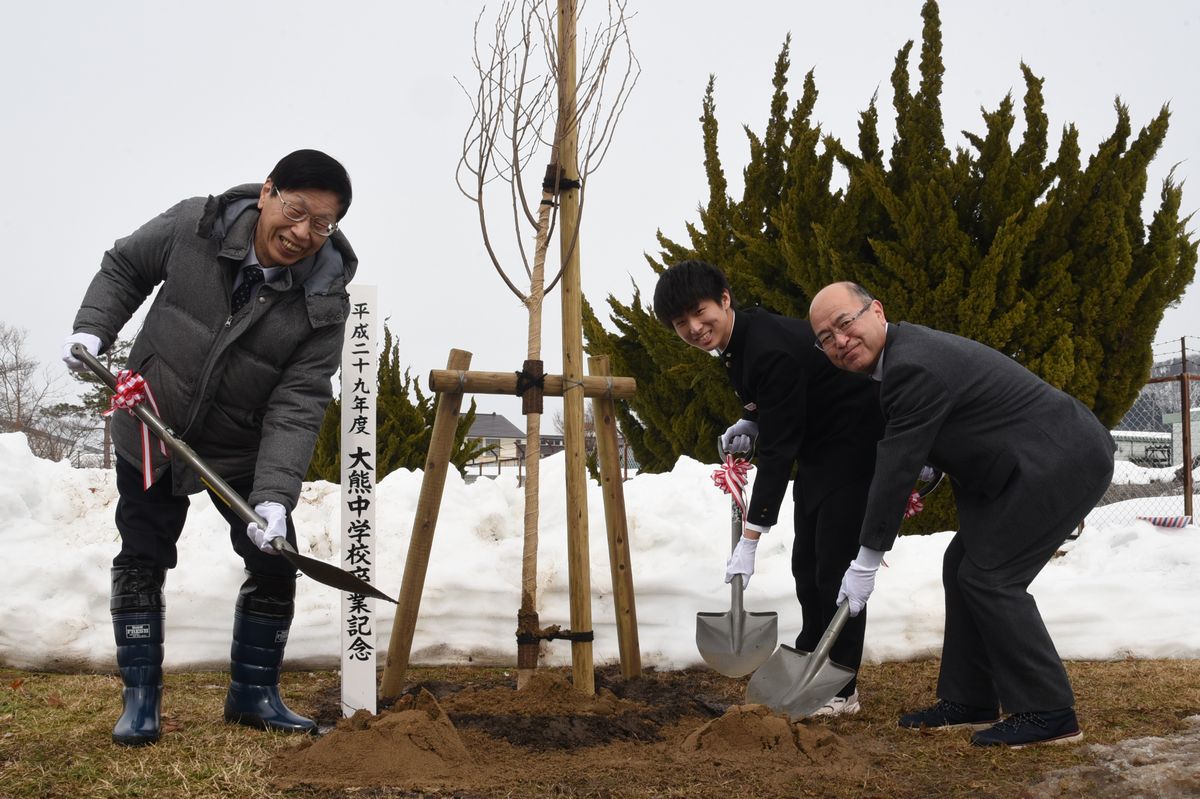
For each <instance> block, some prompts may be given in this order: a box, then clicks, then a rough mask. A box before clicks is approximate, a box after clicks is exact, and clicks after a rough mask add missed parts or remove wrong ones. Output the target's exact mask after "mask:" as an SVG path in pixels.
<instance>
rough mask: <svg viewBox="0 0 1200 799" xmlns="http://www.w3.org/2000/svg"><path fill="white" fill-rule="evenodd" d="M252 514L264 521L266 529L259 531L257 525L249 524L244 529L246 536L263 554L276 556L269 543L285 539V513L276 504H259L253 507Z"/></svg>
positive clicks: (273, 548)
mask: <svg viewBox="0 0 1200 799" xmlns="http://www.w3.org/2000/svg"><path fill="white" fill-rule="evenodd" d="M254 512H255V513H257V514H258V515H259V516H261V517H263V519H264V520H266V522H267V529H266V530H263V529H260V528H259V526H258V525H257V524H255V523H254V522H250V524H249V525H248V526H247V527H246V535H248V536H250V540H251V541H253V542H254V546H256V547H258V548H259V549H261V550H262V551H263V552H267V553H269V554H271V555H278V554H279V553H278V552H276V551H275V547H273V546H271V541H272V540H274V539H276V538H286V537H287V511H286V510H284V509H283V506H282V505H280V504H279V503H278V502H260V503H258V504H257V505H255V506H254Z"/></svg>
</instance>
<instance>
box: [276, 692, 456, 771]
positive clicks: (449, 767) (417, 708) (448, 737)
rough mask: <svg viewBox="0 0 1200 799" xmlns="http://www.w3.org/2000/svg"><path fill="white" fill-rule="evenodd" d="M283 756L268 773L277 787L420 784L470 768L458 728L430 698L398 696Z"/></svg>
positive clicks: (425, 693) (425, 694)
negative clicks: (379, 709) (374, 713)
mask: <svg viewBox="0 0 1200 799" xmlns="http://www.w3.org/2000/svg"><path fill="white" fill-rule="evenodd" d="M303 743H307V742H302V745H301V746H300V747H299V748H298V749H295V750H292V751H290V752H285V753H284V754H282V755H281V756H280V757H279V758H277V759H276V761H275V763H274V764H273V766H274V767H273V771H274V772H275V773H276V774H277V775H279V779H278V781H279V782H280V783H282V784H301V783H304V784H310V785H363V784H365V785H373V784H382V783H393V784H395V783H409V782H411V783H413V784H426V783H428V782H429V781H430V780H431V779H437V778H452V777H455V776H457V775H459V774H460V773H462V771H463V769H464V767H469V766H470V765H471V764H472V758H471V755H470V754H469V753H468V752H467V748H466V746H464V745H463V742H462V739H461V738H460V737H459V735H458V730H456V729H455V728H454V724H453V723H452V722H451V721H450V718H449V716H447V715H446V713H445V711H444V710H442V708H441V706H440V705H438V702H437V700H436V699H434V697H433V694H431V693H429V692H428V691H421V692H419V693H417V694H416V695H409V696H404V697H401V698H400V700H399V701H398V702H397V703H396V704H395V705H394V706H393V707H392V709H391V710H387V711H384V712H383V713H381V714H380V715H378V716H372V715H371V714H370V713H368V712H367V711H365V710H360V711H358V712H357V713H355V714H354V715H353V716H351V717H350V718H348V719H343V720H341V721H339V722H338V723H337V727H336V728H335V729H334V730H333V731H332V732H329V733H327V734H326V735H323V736H321V737H320V738H317V739H316V740H315V741H312V742H311V744H308V745H303Z"/></svg>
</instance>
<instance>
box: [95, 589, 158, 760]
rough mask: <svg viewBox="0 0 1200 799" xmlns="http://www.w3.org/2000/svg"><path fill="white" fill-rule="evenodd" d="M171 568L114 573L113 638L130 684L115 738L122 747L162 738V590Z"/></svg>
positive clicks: (126, 683) (124, 677) (120, 666)
mask: <svg viewBox="0 0 1200 799" xmlns="http://www.w3.org/2000/svg"><path fill="white" fill-rule="evenodd" d="M166 575H167V572H166V569H155V568H148V567H145V566H114V567H113V570H112V598H111V599H110V601H109V610H111V611H112V620H113V636H114V637H115V638H116V641H117V667H118V668H119V669H120V670H121V679H122V680H123V681H124V683H125V688H124V690H123V691H122V699H123V703H124V710H123V711H122V712H121V718H120V719H118V720H117V726H115V727H113V731H112V739H113V742H114V743H117V744H121V745H122V746H144V745H145V744H152V743H154V742H155V741H157V740H158V735H159V711H160V708H161V705H162V662H163V617H164V615H165V613H166V605H165V603H164V602H163V594H162V587H163V582H164V580H165V579H166Z"/></svg>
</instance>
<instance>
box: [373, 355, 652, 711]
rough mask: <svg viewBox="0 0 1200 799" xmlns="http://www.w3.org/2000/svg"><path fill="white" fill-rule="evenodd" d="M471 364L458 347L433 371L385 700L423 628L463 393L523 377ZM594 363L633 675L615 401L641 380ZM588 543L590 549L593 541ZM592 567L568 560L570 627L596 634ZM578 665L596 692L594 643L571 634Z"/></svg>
mask: <svg viewBox="0 0 1200 799" xmlns="http://www.w3.org/2000/svg"><path fill="white" fill-rule="evenodd" d="M470 365H471V353H469V352H466V351H463V350H457V349H456V350H451V351H450V358H449V360H448V362H447V364H446V369H435V370H433V371H432V372H431V373H430V375H429V386H430V387H431V388H432V389H433V390H434V391H436V392H437V393H438V400H437V411H436V412H435V415H434V421H433V434H432V437H431V439H430V442H429V453H428V455H427V456H426V459H425V471H424V475H423V477H422V480H421V493H420V495H419V498H418V500H417V512H416V516H415V518H414V519H413V531H412V537H411V539H410V540H409V544H408V557H407V559H406V560H405V563H404V578H403V582H402V583H401V586H400V602H399V603H398V605H397V607H396V616H395V618H394V619H393V621H392V636H391V640H390V641H389V643H388V653H387V664H386V666H385V667H384V671H383V682H382V685H381V688H380V697H381V698H382V699H385V700H387V699H395V698H396V697H398V696H399V694H400V689H401V688H402V687H403V681H404V676H405V673H406V672H407V670H408V662H409V656H410V655H411V653H412V640H413V633H414V632H415V630H416V625H417V613H418V611H419V610H420V605H421V594H422V592H423V591H424V588H425V575H426V573H427V571H428V567H429V553H430V550H431V549H432V546H433V533H434V529H435V528H436V526H437V518H438V512H439V510H440V507H441V501H442V494H443V491H444V490H445V486H446V473H447V469H448V467H449V464H450V455H451V453H452V451H453V447H454V431H455V427H456V426H457V422H458V415H459V411H460V409H461V408H462V400H463V395H464V394H465V393H466V392H468V391H470V392H472V393H478V394H512V393H515V392H516V388H517V379H518V378H517V375H516V373H515V372H471V371H468V369H469V367H470ZM588 365H589V368H590V370H591V372H592V374H591V375H589V376H587V377H584V378H583V379H582V380H580V381H578V382H579V384H580V385H579V387H580V388H582V389H583V396H585V397H589V398H591V399H592V410H593V417H594V418H595V422H596V445H597V453H598V455H599V464H600V482H601V486H602V489H603V495H604V518H605V524H606V528H607V532H608V552H609V563H610V565H611V569H612V583H613V607H614V610H615V613H616V628H617V645H618V648H619V651H620V658H621V674H622V676H623V677H624V678H625V679H634V678H636V677H640V676H641V673H642V659H641V651H640V649H639V645H638V632H637V611H636V608H635V606H634V595H633V569H632V566H631V563H630V558H629V538H628V528H627V525H626V516H625V496H624V491H623V489H622V483H621V469H620V456H619V454H618V449H617V425H616V406H615V400H617V399H629V398H630V397H632V396H633V394H634V391H635V389H636V384H635V381H634V379H633V378H631V377H612V376H610V374H609V364H608V358H607V357H606V356H600V357H593V358H590V359H589V360H588ZM569 388H570V387H569V386H568V383H567V381H566V380H565V379H564V378H563V376H562V375H546V376H545V383H544V388H543V390H542V391H543V393H544V394H547V395H549V396H563V393H564V390H565V389H568V390H569ZM576 484H577V485H583V484H584V481H583V480H579V481H577V482H576ZM583 512H586V499H585V498H582V497H579V496H576V495H575V493H574V492H573V491H572V490H571V485H570V483H569V484H568V492H567V515H568V517H571V516H574V515H578V514H580V513H583ZM582 545H583V546H584V548H585V550H586V546H587V542H586V540H585V541H583V542H582ZM586 566H587V563H586V560H584V562H583V568H579V567H578V566H577V561H576V560H572V562H571V563H570V564H569V571H568V577H569V591H570V596H571V630H572V631H573V632H575V633H590V632H591V627H592V620H591V579H590V576H589V574H588V570H587V568H586ZM581 609H582V610H581ZM571 662H572V667H573V679H574V683H575V688H576V689H577V690H580V691H583V692H584V693H587V694H593V693H595V674H594V671H593V662H592V642H591V641H590V640H586V641H585V640H577V639H572V641H571Z"/></svg>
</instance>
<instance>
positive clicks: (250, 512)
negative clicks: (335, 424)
mask: <svg viewBox="0 0 1200 799" xmlns="http://www.w3.org/2000/svg"><path fill="white" fill-rule="evenodd" d="M71 355H73V356H74V357H75V358H77V359H78V360H80V361H82V362H83V364H84V365H85V366H87V368H88V369H90V370H91V371H92V373H93V374H95V375H96V377H98V378H100V379H101V380H102V381H103V382H104V384H105V385H106V386H108V387H109V388H110V389H112V390H113V391H116V389H117V378H116V376H115V375H114V374H113V373H112V372H110V371H108V368H107V367H106V366H105V365H104V364H102V363H101V362H100V360H99V359H98V358H96V356H95V355H92V353H91V352H89V351H88V348H87V347H85V346H83V345H82V344H72V345H71ZM130 410H131V411H133V414H134V415H135V416H137V418H138V419H141V420H142V421H143V422H144V423H145V424H146V426H147V427H149V428H150V430H151V431H152V432H153V433H154V435H155V436H157V437H158V438H159V440H160V441H162V442H163V443H164V444H166V445H167V447H168V448H169V449H170V450H171V451H172V452H174V453H175V454H176V455H178V456H179V457H180V458H181V459H182V460H183V461H184V462H185V463H187V465H188V466H190V467H192V468H193V469H195V470H196V473H197V474H199V475H200V480H201V481H202V482H203V483H204V484H205V485H206V486H208V488H209V489H211V490H212V492H213V493H214V494H216V495H217V496H218V497H220V498H221V501H222V502H224V503H225V504H226V505H228V506H229V507H231V508H232V509H233V511H234V513H236V514H237V515H238V517H239V518H240V519H241V520H242V521H244V522H246V523H247V524H250V523H251V522H253V523H254V524H257V525H258V526H259V527H260V528H262V529H264V530H265V529H266V527H267V523H266V521H265V520H264V519H263V517H261V516H259V515H258V514H257V513H255V512H254V508H252V507H250V503H248V502H246V500H244V499H242V497H241V495H240V494H238V493H237V492H236V491H234V490H233V489H232V488H231V487H230V486H229V483H226V482H225V481H224V480H223V479H222V478H221V476H220V475H219V474H217V473H216V472H214V471H213V470H212V469H211V468H209V466H208V464H207V463H205V462H204V461H202V460H201V459H200V456H199V455H197V454H196V453H195V452H194V451H193V450H192V448H191V447H189V446H188V445H187V444H186V443H185V442H184V441H183V440H182V439H180V438H179V437H178V436H176V435H175V432H174V431H173V430H171V428H169V427H167V425H166V423H165V422H163V420H162V419H160V418H158V416H157V415H156V414H155V413H154V411H152V410H150V408H149V407H147V405H146V404H145V403H138V404H137V405H134V406H133V407H132V408H131V409H130ZM279 540H280V539H274V541H273V542H272V545H273V546H274V547H275V549H277V550H280V551H284V550H290V551H292V552H295V549H294V548H293V547H292V545H291V544H289V543H288V542H287V541H286V540H284V541H282V546H280V545H279V544H276V543H275V542H276V541H279Z"/></svg>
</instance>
